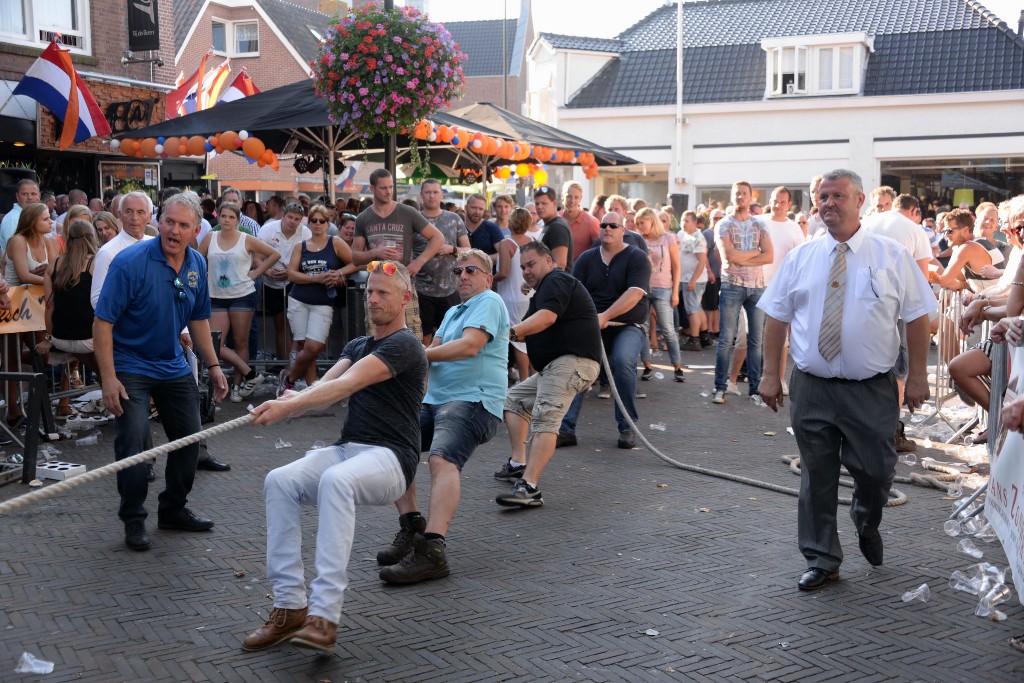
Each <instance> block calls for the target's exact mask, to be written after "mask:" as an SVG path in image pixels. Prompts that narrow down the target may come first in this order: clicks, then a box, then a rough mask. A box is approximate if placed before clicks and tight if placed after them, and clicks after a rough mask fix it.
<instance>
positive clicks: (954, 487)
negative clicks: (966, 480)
mask: <svg viewBox="0 0 1024 683" xmlns="http://www.w3.org/2000/svg"><path fill="white" fill-rule="evenodd" d="M963 494H964V490H963V488H962V487H961V486H959V485H958V484H956V483H955V482H954V483H952V484H950V485H949V486H947V487H946V495H948V496H952V497H954V498H959V497H960V496H962V495H963Z"/></svg>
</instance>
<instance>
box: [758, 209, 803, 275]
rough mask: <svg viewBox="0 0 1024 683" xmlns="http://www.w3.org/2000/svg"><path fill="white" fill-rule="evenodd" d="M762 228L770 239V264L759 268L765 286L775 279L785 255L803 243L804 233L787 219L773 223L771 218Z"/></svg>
mask: <svg viewBox="0 0 1024 683" xmlns="http://www.w3.org/2000/svg"><path fill="white" fill-rule="evenodd" d="M764 227H765V230H767V231H768V236H769V237H771V239H772V262H771V263H766V264H764V265H763V266H761V270H762V272H764V284H765V285H767V284H768V283H769V282H771V281H772V278H773V277H775V273H776V272H777V271H778V270H779V266H781V265H782V259H784V258H786V254H788V253H789V252H791V251H793V250H794V249H796V248H797V247H798V246H800V245H801V244H803V243H804V231H803V230H801V229H800V226H799V225H797V224H796V223H795V222H794V221H791V220H789V219H788V218H787V219H786V220H784V221H775V220H772V218H771V216H769V217H768V218H767V219H766V220H765V221H764Z"/></svg>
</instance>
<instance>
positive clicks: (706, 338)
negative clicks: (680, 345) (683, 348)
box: [700, 332, 714, 349]
mask: <svg viewBox="0 0 1024 683" xmlns="http://www.w3.org/2000/svg"><path fill="white" fill-rule="evenodd" d="M712 344H714V342H713V341H712V340H711V335H710V334H708V333H707V332H701V333H700V346H701V348H702V349H706V348H707V347H709V346H711V345H712Z"/></svg>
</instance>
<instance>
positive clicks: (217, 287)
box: [199, 202, 281, 403]
mask: <svg viewBox="0 0 1024 683" xmlns="http://www.w3.org/2000/svg"><path fill="white" fill-rule="evenodd" d="M240 215H241V210H240V209H239V207H238V205H237V204H230V203H227V202H225V203H223V204H221V205H220V208H219V209H218V210H217V219H218V221H219V224H220V230H218V231H216V232H211V233H210V234H209V235H207V236H206V238H205V239H204V240H203V243H202V244H201V245H199V252H200V253H201V254H202V255H203V256H204V257H206V264H207V271H206V275H207V279H208V281H209V285H210V308H211V309H212V310H211V315H210V329H211V330H220V332H221V338H220V341H221V347H220V357H221V358H223V359H224V360H226V361H227V362H228V363H230V364H231V366H232V367H234V369H235V378H234V383H233V384H232V385H231V402H232V403H240V402H241V401H242V399H243V398H248V397H249V396H250V395H252V392H253V390H255V389H256V387H257V386H259V385H260V384H262V383H263V379H264V378H263V375H261V374H259V373H258V372H256V370H254V369H253V368H251V367H250V366H249V328H250V326H251V325H252V316H253V313H255V311H256V284H255V282H254V280H255V279H256V278H258V277H259V276H260V275H262V274H263V273H264V272H265V271H266V270H267V269H268V268H270V267H271V266H273V265H274V263H276V262H277V260H278V259H279V258H281V255H280V254H279V253H277V250H276V249H274V248H273V247H271V246H270V245H269V244H264V243H263V242H261V241H260V240H259V239H257V238H255V237H253V236H252V235H246V234H245V233H243V232H241V231H239V229H238V221H239V216H240ZM229 333H230V334H231V338H232V340H233V341H234V344H235V348H234V349H231V348H230V347H228V346H225V345H224V342H225V341H227V338H228V334H229Z"/></svg>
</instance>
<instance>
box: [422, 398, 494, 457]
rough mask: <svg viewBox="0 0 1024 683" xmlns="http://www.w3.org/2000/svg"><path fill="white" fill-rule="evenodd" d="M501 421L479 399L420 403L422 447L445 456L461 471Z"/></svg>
mask: <svg viewBox="0 0 1024 683" xmlns="http://www.w3.org/2000/svg"><path fill="white" fill-rule="evenodd" d="M500 422H501V420H500V419H498V417H497V416H495V415H492V414H491V413H489V412H487V409H486V408H484V404H483V403H481V402H480V401H476V402H475V403H470V402H469V401H449V402H448V403H440V404H438V405H432V404H429V403H424V404H423V405H421V406H420V442H421V446H420V450H421V451H426V452H427V453H430V454H431V455H436V456H439V457H441V458H444V459H445V460H447V461H448V462H450V463H451V464H453V465H455V466H456V467H458V468H459V470H460V471H461V470H462V468H463V467H464V466H465V464H466V462H467V461H468V460H469V456H471V455H473V451H475V450H476V447H477V446H481V445H483V444H485V443H487V442H488V441H490V440H491V439H492V438H494V435H495V433H496V432H497V431H498V424H499V423H500Z"/></svg>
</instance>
